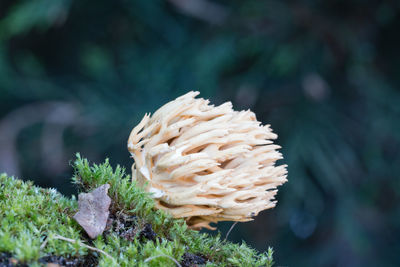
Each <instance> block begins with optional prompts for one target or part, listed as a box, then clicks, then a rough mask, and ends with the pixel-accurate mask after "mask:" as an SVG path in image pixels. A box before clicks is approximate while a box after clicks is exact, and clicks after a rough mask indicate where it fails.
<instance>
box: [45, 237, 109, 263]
mask: <svg viewBox="0 0 400 267" xmlns="http://www.w3.org/2000/svg"><path fill="white" fill-rule="evenodd" d="M53 238H54V239H59V240H63V241H67V242H70V243H73V244H75V243H78V244H79V245H80V246H81V247H85V248H88V249H90V250H93V251H96V252H99V253H101V254H104V255H105V256H107V257H108V258H110V259H111V260H113V261H114V262H116V260H115V259H114V258H113V257H111V255H110V254H108V253H107V252H105V251H103V250H101V249H98V248H95V247H91V246H88V245H86V244H84V243H82V242H80V241H76V240H74V239H70V238H66V237H63V236H61V235H57V234H55V235H53ZM45 242H46V244H47V239H46V241H45ZM45 242H43V244H42V245H41V246H40V248H42V246H43V247H44V246H45V245H46V244H45Z"/></svg>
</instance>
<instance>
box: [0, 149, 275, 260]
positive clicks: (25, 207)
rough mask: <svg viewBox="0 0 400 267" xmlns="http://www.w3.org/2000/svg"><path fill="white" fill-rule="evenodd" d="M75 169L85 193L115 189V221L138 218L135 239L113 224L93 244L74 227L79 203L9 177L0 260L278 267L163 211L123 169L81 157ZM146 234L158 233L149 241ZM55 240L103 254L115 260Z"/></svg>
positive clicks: (1, 210) (1, 211)
mask: <svg viewBox="0 0 400 267" xmlns="http://www.w3.org/2000/svg"><path fill="white" fill-rule="evenodd" d="M73 167H74V170H75V174H74V176H73V181H74V183H76V184H77V185H79V187H80V188H81V190H82V191H85V192H86V191H91V190H92V189H94V188H96V187H98V186H100V185H102V184H105V183H108V184H110V186H111V187H110V189H109V196H110V197H111V198H112V206H111V208H110V211H111V214H112V216H113V218H114V220H115V221H118V220H122V221H124V220H126V218H134V219H132V222H130V224H127V223H126V221H124V222H125V227H127V226H128V225H129V227H130V229H133V230H132V232H130V233H129V235H127V234H126V233H127V232H126V230H127V229H121V225H122V227H124V224H123V223H121V224H120V223H119V222H118V226H115V224H112V225H111V226H110V227H109V229H108V230H107V231H105V232H104V234H103V235H101V236H99V237H97V239H95V240H89V239H88V238H87V235H86V234H85V233H84V231H83V230H82V228H81V227H80V226H79V225H78V224H77V223H76V222H75V221H74V220H73V219H72V215H73V214H74V213H75V212H76V211H77V201H76V199H75V198H74V197H72V198H66V197H63V196H62V195H61V194H59V193H58V192H57V191H56V190H54V189H43V188H39V187H36V186H34V185H33V184H32V182H23V181H21V180H18V179H14V178H11V177H8V176H7V175H5V174H1V175H0V186H1V190H0V225H1V228H0V252H8V253H10V254H12V255H13V258H15V259H16V260H18V262H20V263H26V264H30V265H38V264H39V262H40V259H43V258H44V257H46V256H49V255H57V256H63V257H65V258H85V257H89V256H90V257H93V256H96V257H97V258H98V264H99V266H116V265H120V266H176V263H175V262H174V260H176V261H177V262H187V261H188V260H186V261H185V260H183V259H184V258H185V257H186V259H192V258H193V259H195V258H196V257H197V256H196V257H187V255H198V256H199V257H202V258H203V259H205V260H206V265H207V266H272V249H268V251H267V252H266V253H262V254H260V253H258V252H257V251H255V250H253V249H251V248H250V247H248V246H247V245H246V244H244V243H242V244H234V243H231V242H227V241H224V240H222V239H221V238H220V236H219V235H217V236H212V235H209V234H204V233H199V232H197V231H194V230H190V229H188V228H187V226H186V224H185V223H184V221H183V220H177V219H174V218H172V217H171V216H170V215H168V214H166V213H164V212H162V211H159V210H155V209H154V202H153V200H152V199H151V198H150V196H149V195H148V193H146V192H144V191H143V190H142V189H141V188H139V187H137V186H136V184H135V182H132V181H131V180H130V176H129V175H126V173H125V170H124V169H123V168H121V167H120V166H117V167H116V168H115V170H113V168H112V167H111V166H110V164H109V162H108V160H106V161H105V163H103V164H100V165H96V164H93V165H90V164H89V162H88V161H87V160H86V159H83V158H81V156H80V155H79V154H77V158H76V160H75V162H74V163H73ZM121 218H122V219H121ZM143 229H146V231H153V232H154V233H153V232H152V233H151V234H143ZM121 231H122V232H123V233H124V234H121ZM124 231H125V232H124ZM55 236H63V237H65V238H70V239H74V240H77V241H79V242H81V243H84V244H87V245H90V246H92V247H96V248H98V249H100V250H102V251H104V252H106V253H108V254H109V255H110V256H111V257H112V258H113V259H111V258H109V257H107V256H106V255H104V254H102V253H98V252H92V251H89V250H88V249H87V248H85V247H83V246H81V245H80V244H79V243H75V244H73V243H70V242H66V241H64V240H60V239H57V238H55ZM127 236H129V237H130V238H126V237H127ZM149 236H150V237H151V238H149ZM199 257H197V258H199Z"/></svg>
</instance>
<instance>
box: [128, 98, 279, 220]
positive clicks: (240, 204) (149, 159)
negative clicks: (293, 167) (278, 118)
mask: <svg viewBox="0 0 400 267" xmlns="http://www.w3.org/2000/svg"><path fill="white" fill-rule="evenodd" d="M198 94H199V93H198V92H189V93H187V94H185V95H183V96H181V97H178V98H177V99H175V100H173V101H171V102H169V103H167V104H166V105H164V106H163V107H161V108H160V109H158V110H157V111H156V112H155V113H154V114H153V116H150V115H148V114H146V115H145V116H144V118H143V119H142V121H141V122H140V123H139V124H138V125H137V126H136V127H135V128H134V129H133V130H132V132H131V134H130V136H129V140H128V149H129V151H130V153H131V155H132V157H133V159H134V161H135V162H134V164H133V165H132V177H133V179H136V180H137V183H138V184H139V185H140V186H143V187H145V189H146V190H147V191H148V192H151V193H153V194H152V196H153V198H154V199H155V201H156V206H157V207H158V208H160V209H163V210H166V211H167V212H169V213H170V214H172V215H173V216H174V217H176V218H185V220H186V222H187V224H188V225H189V226H191V227H192V228H201V227H207V228H211V227H210V225H209V224H210V223H211V222H218V221H242V222H243V221H250V220H252V217H254V216H256V215H257V214H258V213H259V212H260V211H262V210H265V209H269V208H273V207H274V206H275V204H276V201H274V196H275V195H276V193H277V189H276V188H277V186H279V185H281V184H283V183H285V182H286V173H287V172H286V166H285V165H280V166H276V165H275V162H276V161H277V160H279V159H281V158H282V155H281V153H279V152H278V151H277V149H279V148H280V147H279V146H278V145H275V144H273V142H272V141H271V140H272V139H276V138H277V135H276V134H274V133H273V132H272V131H271V129H270V127H269V125H265V126H263V125H261V123H260V122H259V121H257V119H256V116H255V114H254V113H253V112H251V111H250V110H247V111H235V110H233V109H232V104H231V103H230V102H227V103H224V104H222V105H220V106H217V107H215V106H213V105H210V104H209V101H208V100H205V99H202V98H195V97H196V95H198Z"/></svg>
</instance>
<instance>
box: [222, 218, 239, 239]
mask: <svg viewBox="0 0 400 267" xmlns="http://www.w3.org/2000/svg"><path fill="white" fill-rule="evenodd" d="M237 223H238V222H234V223H233V224H232V226H231V228H229V230H228V233H226V236H225V240H227V239H228V236H229V234H230V233H231V231H232V229H233V227H235V225H236V224H237Z"/></svg>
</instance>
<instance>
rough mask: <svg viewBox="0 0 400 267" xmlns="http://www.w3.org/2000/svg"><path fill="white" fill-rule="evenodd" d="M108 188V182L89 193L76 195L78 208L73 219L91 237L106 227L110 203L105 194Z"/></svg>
mask: <svg viewBox="0 0 400 267" xmlns="http://www.w3.org/2000/svg"><path fill="white" fill-rule="evenodd" d="M109 188H110V185H109V184H104V185H102V186H100V187H98V188H96V189H95V190H93V191H92V192H90V193H81V194H79V196H78V206H79V210H78V212H77V213H76V214H75V215H74V219H75V220H76V221H77V222H78V223H79V225H80V226H82V227H83V229H85V231H86V233H87V234H88V235H89V237H90V238H92V239H94V238H96V237H97V236H98V235H101V234H102V233H103V231H104V229H105V227H106V224H107V219H108V215H109V214H110V212H109V211H108V209H109V207H110V204H111V199H110V197H109V196H108V195H107V192H108V189H109Z"/></svg>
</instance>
